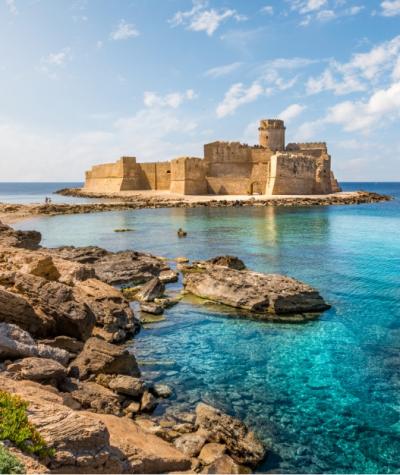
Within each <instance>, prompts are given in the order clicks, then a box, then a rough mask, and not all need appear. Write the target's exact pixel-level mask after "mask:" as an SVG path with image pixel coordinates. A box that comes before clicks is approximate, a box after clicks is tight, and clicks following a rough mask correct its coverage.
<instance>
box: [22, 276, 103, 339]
mask: <svg viewBox="0 0 400 475" xmlns="http://www.w3.org/2000/svg"><path fill="white" fill-rule="evenodd" d="M15 289H16V291H17V292H18V293H20V294H22V295H23V296H24V298H25V299H26V300H28V302H29V303H30V304H31V305H32V307H33V308H34V309H35V311H36V313H38V314H40V315H44V316H45V317H46V319H48V320H50V321H51V322H52V325H51V328H49V329H48V330H47V332H46V333H47V334H49V336H50V335H67V336H72V337H77V338H79V339H81V340H86V339H87V338H88V337H89V336H90V334H91V332H92V329H93V327H94V324H95V322H96V318H95V315H94V314H93V312H92V311H91V309H90V308H89V306H88V305H87V304H86V303H85V302H84V301H78V300H76V298H75V295H74V291H73V288H71V287H70V286H68V285H65V284H61V283H60V282H52V281H48V280H46V279H44V278H43V277H37V276H34V275H31V274H22V273H17V274H16V276H15Z"/></svg>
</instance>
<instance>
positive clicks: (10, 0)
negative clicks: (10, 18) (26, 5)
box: [6, 0, 18, 15]
mask: <svg viewBox="0 0 400 475" xmlns="http://www.w3.org/2000/svg"><path fill="white" fill-rule="evenodd" d="M6 5H7V7H8V9H9V11H10V13H11V14H12V15H18V8H17V5H16V3H15V0H6Z"/></svg>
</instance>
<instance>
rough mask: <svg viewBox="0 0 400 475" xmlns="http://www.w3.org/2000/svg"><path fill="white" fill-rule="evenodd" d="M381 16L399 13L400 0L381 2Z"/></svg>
mask: <svg viewBox="0 0 400 475" xmlns="http://www.w3.org/2000/svg"><path fill="white" fill-rule="evenodd" d="M381 7H382V15H383V16H396V15H400V0H385V1H384V2H381Z"/></svg>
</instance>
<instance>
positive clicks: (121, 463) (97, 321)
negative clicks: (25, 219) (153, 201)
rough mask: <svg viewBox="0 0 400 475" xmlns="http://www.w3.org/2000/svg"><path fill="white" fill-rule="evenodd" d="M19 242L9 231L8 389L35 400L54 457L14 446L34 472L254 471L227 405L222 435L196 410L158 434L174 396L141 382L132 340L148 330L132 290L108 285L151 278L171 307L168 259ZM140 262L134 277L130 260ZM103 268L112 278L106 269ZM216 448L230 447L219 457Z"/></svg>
mask: <svg viewBox="0 0 400 475" xmlns="http://www.w3.org/2000/svg"><path fill="white" fill-rule="evenodd" d="M1 230H3V231H1ZM4 233H5V234H4ZM14 238H15V239H14ZM10 242H14V243H17V244H18V245H21V242H24V243H25V244H26V241H24V240H23V239H22V238H21V236H20V235H19V237H18V233H17V237H15V236H14V237H13V231H12V230H11V228H8V227H1V228H0V304H1V305H0V387H1V388H2V390H3V391H8V392H10V393H14V394H18V395H20V396H21V397H22V398H23V399H24V400H25V401H27V403H28V418H29V421H30V422H31V423H32V424H34V425H35V426H36V427H37V429H38V431H39V432H40V434H41V435H42V436H43V437H44V439H45V441H46V443H47V444H48V446H49V447H50V448H53V449H54V450H55V454H54V456H51V457H48V458H47V459H45V460H41V461H39V460H36V459H35V458H34V457H27V456H25V455H23V454H21V453H20V452H18V450H16V449H15V448H12V447H11V450H14V452H15V453H16V454H17V456H19V457H20V459H21V460H24V461H25V462H26V463H27V464H29V469H32V470H33V471H35V470H36V471H37V470H39V468H40V471H41V472H47V471H49V472H50V473H164V472H181V471H188V470H190V471H192V472H201V471H203V472H205V473H211V472H212V473H216V472H218V471H224V472H225V471H229V472H230V473H239V472H240V473H244V472H246V473H247V472H248V471H249V469H248V467H249V466H254V465H255V460H258V459H260V457H261V451H260V449H259V445H258V444H259V442H257V441H256V439H254V440H253V439H251V437H250V436H249V433H248V431H247V429H245V426H243V424H241V423H240V422H239V421H236V420H235V419H232V418H229V416H226V415H224V414H222V413H220V412H219V411H217V410H216V409H215V411H216V412H215V420H214V421H213V423H212V424H211V425H213V427H214V428H215V431H214V432H213V431H211V430H210V429H209V428H206V423H205V422H204V421H203V420H202V419H201V418H199V416H197V419H198V420H197V419H196V416H195V415H194V414H192V415H189V419H188V418H187V417H186V422H184V421H178V420H177V421H176V422H175V423H174V424H173V425H172V426H170V427H171V430H168V431H166V430H164V429H163V428H162V427H160V429H159V432H158V429H157V431H156V432H157V433H155V432H154V430H153V429H154V427H157V424H156V422H154V421H153V418H152V416H151V414H152V412H153V411H154V408H155V407H156V406H157V404H158V403H159V401H160V400H161V399H163V398H167V397H170V396H171V395H172V394H173V390H172V388H170V387H168V386H166V385H163V384H152V383H150V382H146V381H144V380H143V379H142V377H141V374H140V370H139V367H138V364H137V362H136V358H135V356H134V354H133V351H132V348H129V347H127V346H126V344H125V342H126V340H127V339H128V338H130V337H131V336H133V335H134V333H135V332H136V331H137V330H138V320H137V319H136V317H135V315H134V313H133V311H132V309H131V308H130V306H129V304H128V302H127V301H126V300H125V299H124V297H123V295H122V293H121V292H120V291H119V290H117V289H115V288H114V287H111V286H110V285H109V284H108V283H107V282H106V281H109V280H110V279H111V280H113V279H114V278H117V279H121V278H122V277H121V276H123V275H125V277H126V278H129V280H131V279H133V280H134V279H135V278H138V277H140V279H144V280H145V281H148V284H145V286H144V287H142V293H143V296H144V300H154V303H152V302H147V304H152V305H160V306H162V308H166V307H168V306H170V305H173V304H175V303H176V302H177V301H179V298H166V297H163V298H159V297H160V296H161V295H162V294H163V292H164V284H163V283H162V282H161V280H159V279H158V275H160V273H161V272H164V273H167V274H168V275H165V274H164V276H165V277H164V279H162V280H164V281H165V280H167V281H169V280H174V279H175V277H174V275H172V274H173V271H170V270H169V269H168V267H166V265H165V263H163V261H162V260H161V259H157V258H155V257H153V256H150V255H145V254H139V253H128V255H129V258H128V259H127V258H126V256H127V255H126V254H121V253H116V254H118V256H117V257H115V256H116V254H113V253H108V252H107V251H104V250H102V249H100V248H84V249H79V248H62V249H61V250H49V249H46V248H40V247H39V241H37V240H36V244H37V249H32V246H31V245H30V244H29V243H28V245H27V247H15V246H12V245H10ZM25 244H24V245H25ZM33 247H34V246H33ZM66 249H67V250H66ZM133 261H135V262H136V264H135V265H133V264H132V265H131V267H129V268H128V270H126V269H125V271H124V264H123V262H125V264H126V265H130V263H132V262H133ZM99 262H101V266H102V267H101V269H102V272H104V274H102V272H99V267H96V266H97V264H98V263H99ZM115 262H117V264H116V267H113V264H112V263H114V264H115ZM124 272H125V273H124ZM101 276H103V278H104V280H103V279H102V277H101ZM110 276H114V277H110ZM116 276H118V277H116ZM125 277H124V278H125ZM224 417H225V419H224ZM221 418H222V419H221ZM220 419H221V422H220V423H219V422H218V420H220ZM188 420H190V421H191V422H188ZM235 421H236V422H235ZM228 423H229V424H230V428H229V427H228V425H229V424H228ZM146 424H147V426H146ZM221 425H225V426H227V427H226V431H225V433H224V434H223V435H221V430H220V429H218V431H217V428H218V427H219V428H220V427H221ZM239 427H240V429H238V428H239ZM233 428H235V429H234V430H233ZM232 438H238V440H237V441H236V442H235V443H234V442H233V441H232V440H231V439H232ZM216 440H218V441H219V442H218V443H219V444H220V445H221V447H222V448H221V449H220V451H218V450H214V452H213V451H212V450H211V449H212V444H213V443H214V444H216V442H215V441H216ZM207 445H208V446H209V447H208V448H207ZM210 446H211V447H210ZM240 447H242V449H243V454H242V457H241V458H240V456H239V453H240V450H241V449H240ZM203 449H204V450H203ZM201 453H202V454H203V455H202V456H201ZM213 453H214V456H213V455H212V454H213ZM18 454H20V455H18ZM263 454H264V453H263ZM263 454H262V455H263ZM32 467H36V468H32Z"/></svg>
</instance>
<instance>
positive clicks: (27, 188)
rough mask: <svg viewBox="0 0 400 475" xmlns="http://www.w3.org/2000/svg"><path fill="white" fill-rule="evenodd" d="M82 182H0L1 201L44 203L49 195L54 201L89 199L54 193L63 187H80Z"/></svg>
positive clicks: (73, 201)
mask: <svg viewBox="0 0 400 475" xmlns="http://www.w3.org/2000/svg"><path fill="white" fill-rule="evenodd" d="M81 186H82V183H29V182H26V183H23V182H19V183H11V182H7V183H5V182H0V203H44V200H45V198H46V196H47V197H49V198H51V200H52V201H53V202H54V203H77V202H85V201H88V200H87V199H85V198H74V197H69V196H61V195H55V194H53V193H54V192H55V191H57V190H61V189H62V188H79V187H81Z"/></svg>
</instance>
